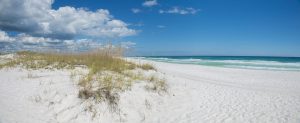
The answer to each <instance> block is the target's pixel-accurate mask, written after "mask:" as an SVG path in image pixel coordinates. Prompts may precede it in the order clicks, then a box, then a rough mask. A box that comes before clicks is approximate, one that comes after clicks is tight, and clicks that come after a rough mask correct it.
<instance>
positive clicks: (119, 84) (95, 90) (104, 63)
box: [0, 47, 166, 110]
mask: <svg viewBox="0 0 300 123" xmlns="http://www.w3.org/2000/svg"><path fill="white" fill-rule="evenodd" d="M16 55H17V57H16V58H15V59H13V60H11V61H9V62H6V63H4V64H1V66H0V67H13V66H21V67H24V68H26V69H71V70H72V69H75V68H76V67H82V68H87V69H88V72H87V74H84V75H81V77H80V78H79V79H78V85H79V87H80V88H79V92H78V97H79V98H80V99H83V100H87V99H92V100H94V101H95V102H103V101H104V102H107V103H108V104H109V106H110V109H112V110H116V108H117V105H118V101H119V93H120V92H122V91H124V90H126V89H129V88H130V87H131V86H132V84H133V83H134V82H136V81H149V83H148V85H147V88H148V89H150V90H153V91H157V92H160V91H165V90H166V82H165V80H164V79H161V78H159V77H157V76H151V77H147V76H145V75H144V74H143V71H149V70H156V69H155V68H154V67H153V66H152V65H150V64H136V63H133V62H129V61H127V60H126V59H124V58H123V50H122V49H121V48H119V47H118V48H112V47H108V48H102V49H98V50H93V51H89V52H82V53H54V52H31V51H21V52H17V53H16ZM137 68H140V70H142V71H138V70H137ZM75 76H77V74H76V73H74V72H72V73H71V74H70V77H71V78H74V77H75ZM29 77H30V76H29Z"/></svg>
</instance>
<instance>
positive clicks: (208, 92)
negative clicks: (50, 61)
mask: <svg viewBox="0 0 300 123" xmlns="http://www.w3.org/2000/svg"><path fill="white" fill-rule="evenodd" d="M131 60H133V59H131ZM134 61H136V62H148V63H151V64H153V65H154V66H156V68H157V69H158V71H159V72H160V73H161V74H162V75H164V76H165V77H166V78H167V82H168V93H167V94H157V93H150V92H148V91H146V90H145V88H144V86H143V83H138V84H136V85H134V86H133V87H132V89H131V90H128V91H125V92H124V93H122V94H121V95H120V102H119V107H120V110H119V111H118V112H117V113H116V112H114V113H113V112H110V111H109V110H108V109H107V106H106V104H98V105H95V106H96V107H97V112H100V113H99V115H97V116H95V117H94V118H93V116H92V115H93V114H92V113H90V112H87V111H86V110H85V109H86V106H87V104H86V103H84V102H82V101H81V100H80V99H79V98H78V97H77V95H78V91H77V89H78V87H77V85H76V84H75V83H74V82H72V79H71V78H70V77H69V76H70V71H67V70H56V71H49V70H32V71H28V70H24V69H21V68H10V69H1V70H0V107H1V110H0V123H15V122H18V123H57V122H59V123H82V122H85V123H94V122H95V123H96V122H105V123H108V122H128V123H140V122H146V123H199V122H219V123H223V122H228V123H233V122H236V123H240V122H243V123H247V122H255V123H266V122H268V123H277V122H278V123H283V122H284V123H299V122H300V72H292V71H266V70H245V69H233V68H217V67H206V66H199V65H184V64H171V63H162V62H153V61H139V60H137V59H134Z"/></svg>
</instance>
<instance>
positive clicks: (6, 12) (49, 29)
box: [0, 0, 136, 40]
mask: <svg viewBox="0 0 300 123" xmlns="http://www.w3.org/2000/svg"><path fill="white" fill-rule="evenodd" d="M53 2H54V0H1V4H0V29H1V30H4V31H16V32H21V33H26V34H29V35H32V36H40V37H46V38H53V39H61V40H62V39H63V40H66V39H73V38H75V37H76V36H87V37H97V38H103V37H123V36H130V35H134V34H136V31H135V30H134V29H130V28H128V25H127V24H126V23H125V22H123V21H121V20H117V19H115V18H114V17H113V16H112V15H111V14H110V13H109V11H108V10H104V9H98V10H96V11H89V10H87V9H84V8H74V7H70V6H65V7H60V8H58V9H53V8H52V4H53Z"/></svg>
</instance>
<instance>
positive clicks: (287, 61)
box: [138, 56, 300, 72]
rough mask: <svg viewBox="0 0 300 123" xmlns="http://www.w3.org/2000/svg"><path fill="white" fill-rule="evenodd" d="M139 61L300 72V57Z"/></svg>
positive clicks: (193, 58) (161, 57) (150, 58)
mask: <svg viewBox="0 0 300 123" xmlns="http://www.w3.org/2000/svg"><path fill="white" fill-rule="evenodd" d="M138 58H139V59H144V60H152V61H158V62H167V63H176V64H194V65H204V66H214V67H225V68H238V69H255V70H276V71H299V72H300V57H265V56H146V57H138Z"/></svg>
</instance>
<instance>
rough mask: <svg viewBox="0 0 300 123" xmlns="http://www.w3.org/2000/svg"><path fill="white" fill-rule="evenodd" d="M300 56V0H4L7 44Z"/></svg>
mask: <svg viewBox="0 0 300 123" xmlns="http://www.w3.org/2000/svg"><path fill="white" fill-rule="evenodd" d="M105 42H106V43H107V42H113V43H116V44H117V43H120V44H121V45H124V47H127V48H130V49H131V50H130V52H131V53H130V54H131V55H142V56H143V55H155V56H158V55H229V56H236V55H238V56H300V1H299V0H150V1H149V0H146V1H144V0H55V1H54V0H0V50H1V51H16V50H26V49H35V50H43V49H57V50H78V49H81V50H84V49H90V48H94V47H98V46H102V45H103V44H105Z"/></svg>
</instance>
